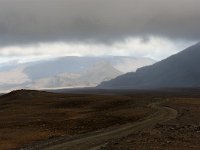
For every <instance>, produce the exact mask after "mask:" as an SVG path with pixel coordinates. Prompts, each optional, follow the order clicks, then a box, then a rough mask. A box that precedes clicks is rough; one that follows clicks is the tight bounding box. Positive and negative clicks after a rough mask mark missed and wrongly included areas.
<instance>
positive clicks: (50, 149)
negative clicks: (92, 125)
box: [43, 103, 177, 150]
mask: <svg viewBox="0 0 200 150" xmlns="http://www.w3.org/2000/svg"><path fill="white" fill-rule="evenodd" d="M150 107H151V108H153V109H156V110H157V111H156V113H154V114H153V115H150V116H148V117H147V118H144V119H143V120H140V121H138V122H135V123H129V124H125V125H122V126H118V127H115V128H110V129H105V130H102V131H97V132H93V133H89V134H85V135H79V136H76V137H74V138H71V139H68V140H66V141H63V142H58V143H57V144H53V145H52V144H49V146H47V147H46V148H43V150H58V149H59V150H86V149H90V150H98V149H101V147H102V146H104V145H105V144H106V143H107V141H109V140H112V139H115V138H122V137H126V136H128V135H129V134H132V133H135V132H138V131H141V130H143V129H145V128H150V127H153V126H154V125H155V124H157V123H162V122H166V121H168V120H171V119H174V118H176V116H177V111H176V110H174V109H172V108H169V107H164V106H161V105H160V103H153V104H151V105H150Z"/></svg>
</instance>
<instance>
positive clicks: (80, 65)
mask: <svg viewBox="0 0 200 150" xmlns="http://www.w3.org/2000/svg"><path fill="white" fill-rule="evenodd" d="M154 62H155V61H154V60H152V59H149V58H134V57H124V56H110V57H75V56H69V57H58V58H54V59H44V60H39V61H34V62H28V63H18V61H17V60H15V62H9V63H4V64H2V65H0V76H1V77H2V79H0V90H1V91H5V90H8V91H9V90H14V89H21V88H40V89H41V88H61V87H69V88H73V87H86V86H96V85H98V84H100V83H101V82H103V81H107V80H111V79H113V78H115V77H116V76H119V75H121V74H123V73H127V72H131V71H135V70H136V68H138V67H141V66H145V65H150V64H153V63H154ZM130 66H132V67H130Z"/></svg>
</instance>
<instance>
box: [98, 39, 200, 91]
mask: <svg viewBox="0 0 200 150" xmlns="http://www.w3.org/2000/svg"><path fill="white" fill-rule="evenodd" d="M199 64H200V43H198V44H196V45H194V46H191V47H189V48H187V49H185V50H183V51H182V52H180V53H178V54H175V55H173V56H171V57H169V58H167V59H165V60H162V61H160V62H157V63H155V64H153V65H150V66H146V67H142V68H139V69H138V70H137V71H136V72H134V73H127V74H124V75H121V76H119V77H117V78H115V79H113V80H111V81H108V82H103V83H102V84H100V85H99V86H98V88H114V89H124V88H125V89H149V88H178V87H199V86H200V68H199Z"/></svg>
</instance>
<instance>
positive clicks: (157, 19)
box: [0, 0, 200, 46]
mask: <svg viewBox="0 0 200 150" xmlns="http://www.w3.org/2000/svg"><path fill="white" fill-rule="evenodd" d="M199 6H200V1H199V0H176V1H172V0H0V45H1V46H8V45H23V44H35V43H44V42H87V43H88V42H89V43H108V44H110V43H115V42H116V41H121V40H123V39H127V38H129V37H134V38H140V39H143V41H144V42H145V41H147V40H148V37H152V36H154V37H155V36H156V37H164V38H168V39H184V40H189V41H198V40H199V39H200V30H199V27H200V9H199Z"/></svg>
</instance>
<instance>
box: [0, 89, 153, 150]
mask: <svg viewBox="0 0 200 150" xmlns="http://www.w3.org/2000/svg"><path fill="white" fill-rule="evenodd" d="M150 102H151V100H149V97H146V96H141V95H138V96H135V95H134V96H123V95H121V96H120V95H118V96H116V95H89V94H54V93H48V92H41V91H26V90H20V91H14V92H11V93H9V94H7V95H3V96H1V97H0V149H2V150H3V149H13V148H19V147H22V146H24V145H26V144H31V143H34V142H37V141H41V140H46V139H50V138H54V137H59V136H72V135H76V134H82V133H87V132H91V131H96V130H99V129H103V128H107V127H110V126H114V125H119V124H125V123H128V122H134V121H136V120H139V119H141V118H143V117H145V116H147V115H149V114H151V113H152V112H153V110H152V109H150V108H149V107H148V106H147V105H148V104H149V103H150Z"/></svg>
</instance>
